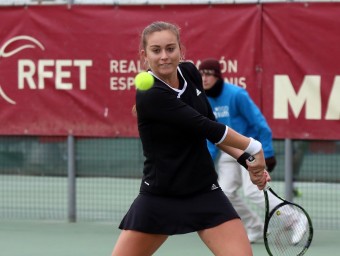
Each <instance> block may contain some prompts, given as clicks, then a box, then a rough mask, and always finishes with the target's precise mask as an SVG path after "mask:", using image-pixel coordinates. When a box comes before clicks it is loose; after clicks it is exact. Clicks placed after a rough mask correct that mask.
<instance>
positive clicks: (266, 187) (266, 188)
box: [263, 182, 270, 191]
mask: <svg viewBox="0 0 340 256" xmlns="http://www.w3.org/2000/svg"><path fill="white" fill-rule="evenodd" d="M268 189H270V184H269V182H267V183H266V186H265V187H264V189H263V190H265V191H268Z"/></svg>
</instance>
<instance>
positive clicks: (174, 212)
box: [119, 188, 239, 235]
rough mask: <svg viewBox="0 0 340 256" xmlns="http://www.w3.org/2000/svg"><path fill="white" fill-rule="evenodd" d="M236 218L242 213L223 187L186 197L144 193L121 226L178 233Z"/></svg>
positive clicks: (129, 228)
mask: <svg viewBox="0 0 340 256" xmlns="http://www.w3.org/2000/svg"><path fill="white" fill-rule="evenodd" d="M235 218H239V216H238V214H237V213H236V211H235V210H234V208H233V206H232V205H231V203H230V201H229V199H228V198H227V196H226V195H225V194H224V193H223V191H222V190H221V188H217V189H215V190H211V191H208V192H207V191H205V192H202V193H200V194H195V195H193V196H186V197H164V196H159V195H152V194H144V193H141V194H139V195H138V196H137V198H136V199H135V200H134V202H133V203H132V205H131V207H130V209H129V211H128V212H127V214H126V215H125V216H124V218H123V220H122V221H121V223H120V225H119V228H120V229H123V230H135V231H140V232H144V233H151V234H164V235H175V234H185V233H190V232H195V231H199V230H203V229H207V228H212V227H215V226H217V225H219V224H222V223H224V222H226V221H228V220H232V219H235Z"/></svg>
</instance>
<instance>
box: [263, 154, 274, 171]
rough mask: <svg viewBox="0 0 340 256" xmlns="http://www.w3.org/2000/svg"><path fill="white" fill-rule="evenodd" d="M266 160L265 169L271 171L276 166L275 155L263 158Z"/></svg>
mask: <svg viewBox="0 0 340 256" xmlns="http://www.w3.org/2000/svg"><path fill="white" fill-rule="evenodd" d="M265 160H266V166H267V168H266V169H267V171H268V172H272V171H273V170H274V168H275V166H276V158H275V156H271V157H268V158H266V159H265Z"/></svg>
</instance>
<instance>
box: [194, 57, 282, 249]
mask: <svg viewBox="0 0 340 256" xmlns="http://www.w3.org/2000/svg"><path fill="white" fill-rule="evenodd" d="M199 70H200V73H201V75H202V80H203V87H204V90H205V93H206V95H207V96H208V100H209V102H210V105H211V107H212V110H213V112H214V115H215V117H216V119H217V121H218V122H221V123H223V124H225V125H228V126H229V127H231V128H233V129H234V130H236V131H237V132H239V133H241V134H243V135H244V136H248V137H252V138H254V139H256V140H258V141H260V142H261V143H262V147H263V151H264V155H265V159H266V165H267V171H268V172H271V171H273V169H274V167H275V165H276V159H275V155H274V149H273V145H272V131H271V129H270V127H269V126H268V124H267V122H266V119H265V117H264V116H263V115H262V113H261V111H260V110H259V108H258V107H257V106H256V104H255V103H254V102H253V100H252V99H251V97H250V96H249V94H248V93H247V91H246V90H245V89H243V88H242V87H240V86H237V85H233V84H230V83H226V82H224V80H223V78H222V74H221V68H220V64H219V62H218V61H217V60H215V59H207V60H204V61H203V62H202V63H201V65H200V67H199ZM208 148H209V151H210V154H211V155H212V157H213V159H214V161H215V164H216V170H217V171H218V175H219V184H220V186H221V188H222V190H223V191H224V193H225V194H226V195H227V196H228V198H229V200H230V201H231V203H232V204H233V206H234V208H235V209H236V211H237V212H238V214H239V215H240V217H241V219H242V221H243V223H244V225H245V227H246V229H247V234H248V238H249V240H250V242H252V243H253V242H256V241H257V240H259V239H261V238H263V221H262V219H261V218H260V217H259V216H258V215H257V213H256V212H254V211H252V210H251V209H250V208H249V207H248V206H247V205H246V203H245V202H244V200H243V199H242V198H241V196H240V195H239V194H238V190H239V189H240V188H241V187H243V192H244V196H245V197H247V198H248V199H250V201H251V202H252V203H254V204H256V205H258V206H260V207H261V208H263V209H264V206H265V201H264V196H263V192H262V191H260V190H258V188H257V187H256V186H255V185H254V184H253V183H252V182H251V180H250V178H249V174H248V171H247V170H245V169H244V167H242V166H241V165H240V164H239V163H238V162H237V161H236V160H235V159H234V158H233V157H231V156H230V155H228V154H226V153H224V152H221V151H219V149H218V148H217V147H215V145H213V144H212V143H210V142H209V141H208ZM271 198H272V197H270V200H275V198H272V199H271ZM270 204H271V205H276V202H270Z"/></svg>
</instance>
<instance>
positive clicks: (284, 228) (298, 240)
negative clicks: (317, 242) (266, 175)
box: [263, 183, 313, 256]
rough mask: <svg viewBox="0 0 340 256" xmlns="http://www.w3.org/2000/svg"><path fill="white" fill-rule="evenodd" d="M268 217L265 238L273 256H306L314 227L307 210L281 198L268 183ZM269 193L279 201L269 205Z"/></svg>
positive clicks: (266, 189) (265, 224)
mask: <svg viewBox="0 0 340 256" xmlns="http://www.w3.org/2000/svg"><path fill="white" fill-rule="evenodd" d="M263 191H264V196H265V203H266V215H265V222H264V231H263V238H264V244H265V246H266V250H267V252H268V254H269V255H271V256H281V255H282V256H297V255H304V254H305V252H306V251H307V249H308V248H309V246H310V244H311V242H312V239H313V225H312V220H311V218H310V217H309V215H308V213H307V212H306V210H305V209H303V208H302V207H301V206H300V205H298V204H295V203H292V202H289V201H287V200H285V199H283V198H281V197H279V196H278V195H277V194H276V193H275V192H274V191H273V190H272V188H271V187H270V185H269V184H268V183H267V185H266V187H265V188H264V190H263ZM269 193H271V194H272V195H273V196H274V197H275V198H276V199H277V201H278V204H275V205H273V206H271V205H270V203H269V201H270V200H269Z"/></svg>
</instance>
